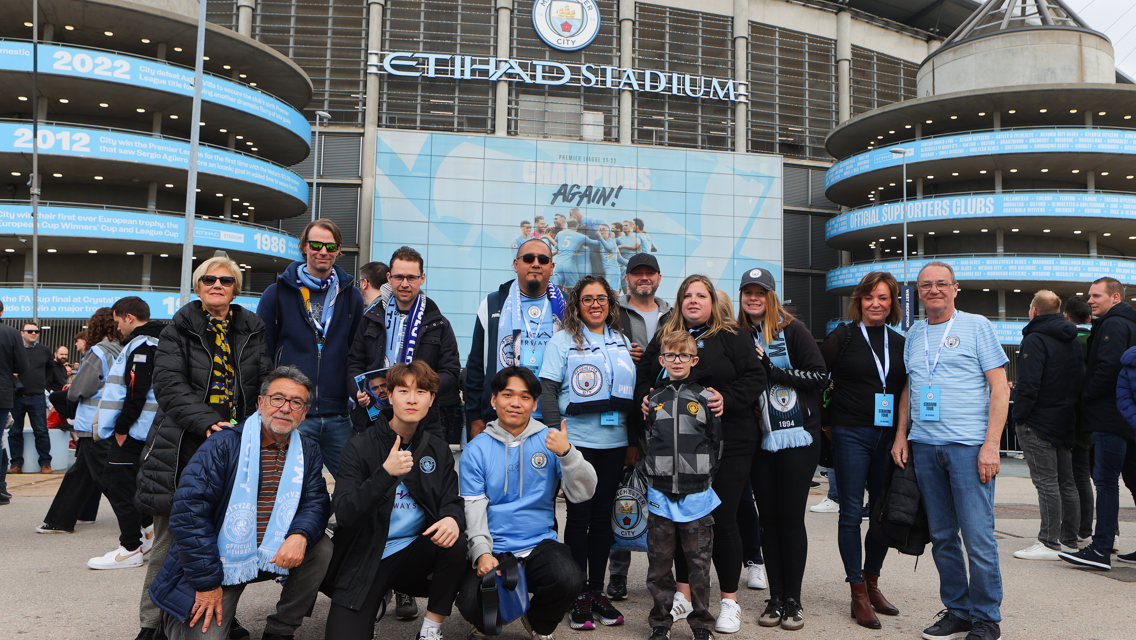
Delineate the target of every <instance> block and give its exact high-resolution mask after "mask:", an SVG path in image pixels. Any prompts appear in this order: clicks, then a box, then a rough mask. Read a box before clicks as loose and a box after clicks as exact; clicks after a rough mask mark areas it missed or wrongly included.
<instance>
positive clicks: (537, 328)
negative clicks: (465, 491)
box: [465, 214, 564, 438]
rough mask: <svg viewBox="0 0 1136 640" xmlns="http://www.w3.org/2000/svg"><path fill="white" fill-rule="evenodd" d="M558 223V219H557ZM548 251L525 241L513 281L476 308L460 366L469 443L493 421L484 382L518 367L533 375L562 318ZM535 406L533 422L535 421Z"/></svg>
mask: <svg viewBox="0 0 1136 640" xmlns="http://www.w3.org/2000/svg"><path fill="white" fill-rule="evenodd" d="M557 217H560V216H559V214H557ZM555 267H556V265H555V264H554V263H553V262H552V249H551V248H549V246H548V245H547V244H545V243H544V242H543V241H541V240H529V241H527V242H525V243H524V244H522V245H521V246H520V248H518V249H517V257H516V258H514V259H513V271H514V272H516V274H517V277H516V279H515V280H510V281H508V282H506V283H505V284H502V285H501V286H500V287H498V288H497V291H494V292H492V293H490V294H489V295H488V296H486V297H485V298H484V299H483V300H482V301H481V305H480V306H478V308H477V320H476V321H475V322H474V325H473V348H472V349H470V351H469V358H468V359H467V360H466V364H465V408H466V416H467V417H468V419H469V422H470V431H471V433H470V438H473V436H476V435H477V434H479V433H481V431H482V430H484V429H485V423H486V422H489V421H492V420H495V419H496V418H497V412H496V411H494V409H493V405H492V403H491V402H490V395H491V394H490V390H489V385H488V381H489V380H492V379H493V374H495V373H497V372H498V371H500V370H501V369H504V368H505V367H512V366H522V367H525V368H526V369H528V370H530V371H532V372H533V374H534V375H535V374H537V373H538V372H539V371H540V366H541V364H542V363H543V361H544V349H545V347H546V346H547V345H548V341H549V340H551V339H552V334H554V333H556V332H557V331H558V330H559V329H560V321H561V320H562V319H563V318H564V296H563V295H562V294H561V293H560V289H558V288H556V286H555V285H550V284H549V280H550V279H551V278H552V273H553V269H554V268H555ZM540 416H541V413H540V407H539V405H538V406H537V409H536V411H534V412H533V417H534V418H536V419H538V420H539V419H540Z"/></svg>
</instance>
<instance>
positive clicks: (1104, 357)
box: [1081, 302, 1136, 440]
mask: <svg viewBox="0 0 1136 640" xmlns="http://www.w3.org/2000/svg"><path fill="white" fill-rule="evenodd" d="M1132 347H1136V309H1133V308H1132V306H1131V305H1129V304H1128V303H1127V302H1118V303H1116V304H1115V305H1113V307H1112V308H1111V309H1109V310H1108V313H1106V314H1104V315H1103V316H1101V317H1099V318H1093V332H1092V333H1091V334H1089V355H1088V358H1087V360H1086V366H1085V378H1084V383H1083V384H1082V385H1081V411H1082V416H1083V418H1084V422H1083V423H1082V426H1081V431H1103V432H1106V433H1112V434H1115V435H1118V436H1120V437H1122V438H1124V439H1126V440H1131V439H1132V426H1131V425H1129V424H1128V421H1127V420H1125V419H1124V416H1123V415H1121V414H1120V410H1119V409H1117V408H1116V382H1117V379H1118V378H1119V377H1120V358H1121V356H1123V355H1124V352H1125V351H1127V350H1129V349H1131V348H1132Z"/></svg>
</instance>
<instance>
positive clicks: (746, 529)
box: [738, 478, 765, 564]
mask: <svg viewBox="0 0 1136 640" xmlns="http://www.w3.org/2000/svg"><path fill="white" fill-rule="evenodd" d="M752 485H753V483H752V482H750V480H749V478H746V486H745V489H742V499H741V500H740V501H738V535H740V536H741V538H742V562H743V563H745V564H748V563H750V562H752V563H754V564H765V559H764V558H762V557H761V518H759V517H758V515H757V503H756V502H755V501H754V499H753V486H752Z"/></svg>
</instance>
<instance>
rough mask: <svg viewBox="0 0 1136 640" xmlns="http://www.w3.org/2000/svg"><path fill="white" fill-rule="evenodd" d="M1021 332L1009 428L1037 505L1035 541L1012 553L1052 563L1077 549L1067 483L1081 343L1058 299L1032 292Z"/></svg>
mask: <svg viewBox="0 0 1136 640" xmlns="http://www.w3.org/2000/svg"><path fill="white" fill-rule="evenodd" d="M1029 317H1030V321H1029V324H1027V325H1026V326H1025V328H1023V329H1022V335H1023V336H1024V337H1023V338H1022V346H1021V349H1020V351H1019V352H1018V383H1017V385H1016V386H1015V387H1014V393H1013V400H1014V413H1013V418H1014V429H1015V431H1016V432H1017V435H1018V442H1019V443H1020V444H1021V445H1022V449H1023V451H1024V452H1025V456H1026V463H1027V464H1028V465H1029V470H1030V477H1031V478H1032V479H1033V484H1034V486H1035V487H1037V497H1038V503H1039V504H1040V505H1041V531H1040V532H1039V533H1038V536H1037V542H1036V543H1034V544H1033V545H1032V546H1030V547H1028V548H1026V549H1020V550H1018V551H1015V552H1014V557H1015V558H1020V559H1023V560H1058V559H1059V558H1058V556H1057V553H1058V552H1059V551H1067V552H1071V553H1072V552H1076V551H1077V527H1078V525H1079V524H1080V518H1081V513H1080V505H1079V499H1078V496H1077V484H1076V482H1075V481H1074V479H1073V451H1072V447H1073V436H1074V433H1073V431H1074V428H1075V427H1076V408H1077V397H1078V396H1079V395H1080V392H1081V343H1079V342H1077V327H1076V325H1074V324H1073V323H1072V322H1069V321H1068V320H1066V319H1065V316H1064V315H1062V314H1061V298H1058V297H1057V294H1055V293H1053V292H1052V291H1046V290H1041V291H1038V292H1037V294H1036V295H1034V297H1033V301H1032V302H1030V309H1029Z"/></svg>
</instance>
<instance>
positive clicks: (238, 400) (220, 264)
mask: <svg viewBox="0 0 1136 640" xmlns="http://www.w3.org/2000/svg"><path fill="white" fill-rule="evenodd" d="M193 282H194V287H195V290H196V292H197V296H198V298H199V299H198V300H194V301H192V302H189V303H188V304H186V305H185V306H183V307H182V308H181V309H179V310H178V312H177V313H175V314H174V318H173V322H172V323H171V324H170V325H169V326H167V327H166V328H165V329H163V330H162V335H161V337H160V338H159V340H158V352H157V355H156V356H155V359H154V396H155V398H156V399H157V401H158V414H157V416H156V417H155V418H154V426H153V427H152V428H151V429H150V435H149V437H148V438H147V440H146V447H145V448H144V449H143V451H142V470H141V472H140V473H139V474H138V493H137V495H136V496H135V503H136V504H137V505H138V508H139V509H140V510H141V511H142V512H143V513H148V514H150V515H152V516H154V547H153V550H152V551H151V552H150V564H149V566H148V568H147V570H146V579H145V583H144V586H143V596H142V612H141V613H142V620H143V622H142V627H143V629H149V628H154V629H156V628H158V619H159V615H160V614H159V611H158V609H157V607H155V606H154V605H153V604H152V603H151V602H150V598H149V596H148V595H146V594H147V593H148V590H149V588H150V583H151V582H152V581H153V580H154V577H155V576H156V575H157V573H158V570H159V569H160V568H161V567H162V563H163V562H164V561H165V556H166V552H167V551H168V549H169V544H170V537H169V528H168V527H169V516H170V510H171V507H172V505H173V496H174V490H175V489H177V484H178V480H179V479H180V477H181V472H182V470H183V469H185V466H186V464H188V462H189V459H190V458H192V457H193V454H194V453H195V452H196V451H197V449H198V447H200V446H201V445H202V444H203V443H204V442H205V439H206V438H208V437H209V435H210V434H212V433H215V432H217V431H220V430H221V429H222V428H224V427H225V426H228V425H230V424H233V423H239V422H243V421H244V419H245V418H247V417H248V416H250V415H252V414H253V413H255V412H256V400H257V397H258V396H259V395H260V381H261V378H262V377H263V376H264V375H265V374H267V373H268V372H269V371H271V369H272V363H271V361H270V360H269V359H268V351H267V349H266V348H265V343H264V322H263V321H261V319H260V317H259V316H257V315H256V313H254V312H252V311H249V310H248V309H245V308H244V307H241V306H240V305H235V304H233V303H232V302H233V299H234V298H235V297H236V294H237V292H238V291H240V289H241V270H240V267H239V266H237V263H235V262H233V261H232V260H229V259H228V258H220V257H217V258H210V259H209V260H206V261H205V262H203V263H202V264H200V265H199V266H198V267H197V269H196V270H195V271H194V272H193ZM215 356H217V357H215ZM215 363H216V364H215ZM234 624H235V621H234ZM236 626H237V627H239V625H236Z"/></svg>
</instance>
